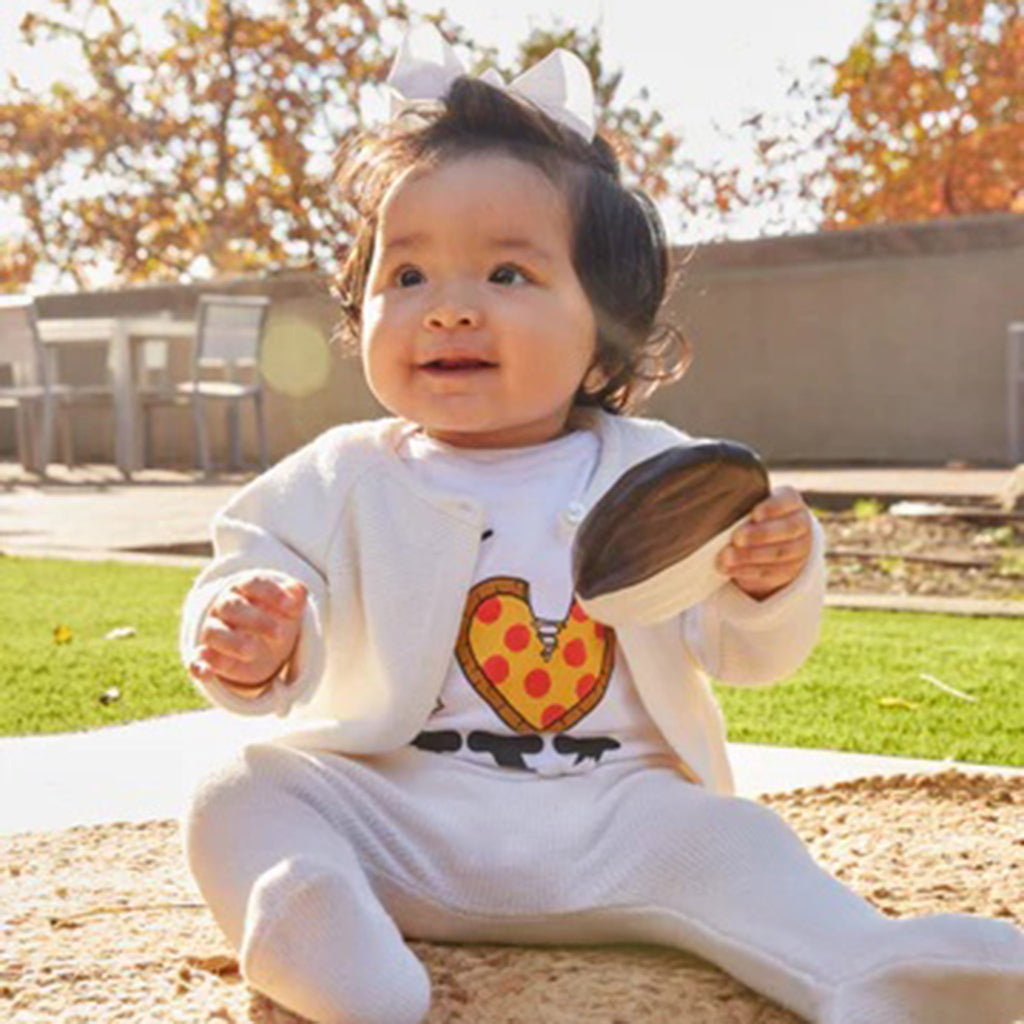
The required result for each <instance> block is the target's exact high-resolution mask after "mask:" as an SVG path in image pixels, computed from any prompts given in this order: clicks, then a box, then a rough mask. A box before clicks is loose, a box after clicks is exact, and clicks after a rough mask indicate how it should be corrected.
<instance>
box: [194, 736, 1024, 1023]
mask: <svg viewBox="0 0 1024 1024" xmlns="http://www.w3.org/2000/svg"><path fill="white" fill-rule="evenodd" d="M183 825H184V828H183V841H184V848H185V855H186V858H187V862H188V865H189V869H190V870H191V872H192V874H193V876H194V878H195V880H196V882H197V884H198V886H199V888H200V890H201V892H202V894H203V897H204V899H205V900H206V902H207V903H208V904H209V906H210V909H211V911H212V913H213V916H214V918H215V919H216V921H217V923H218V925H219V926H220V928H221V929H222V930H223V932H224V934H225V936H226V937H227V939H228V940H229V942H230V943H231V944H232V945H233V946H234V947H235V949H236V950H238V953H239V961H240V965H241V971H242V975H243V977H244V978H245V979H246V980H247V981H248V982H249V983H250V984H251V985H252V986H253V987H254V988H256V989H258V990H259V991H261V992H264V993H265V994H266V995H268V996H269V997H270V998H272V999H274V1000H275V1001H277V1002H278V1003H280V1004H281V1005H283V1006H285V1007H287V1008H288V1009H291V1010H293V1011H295V1012H296V1013H299V1014H301V1015H303V1016H305V1017H308V1018H310V1019H311V1020H313V1021H316V1022H317V1024H416V1022H418V1021H421V1020H422V1019H423V1017H424V1016H425V1015H426V1013H427V1011H428V1008H429V1003H430V984H429V979H428V976H427V973H426V971H425V969H424V967H423V965H422V964H421V963H420V962H419V960H418V959H417V958H416V957H415V956H414V955H413V953H412V952H411V950H410V949H409V947H408V946H407V945H406V943H405V941H404V940H405V939H406V938H414V939H435V940H444V941H482V942H526V943H550V944H574V943H575V944H580V943H583V944H594V943H600V942H652V943H658V944H662V945H666V946H672V947H676V948H679V949H683V950H687V951H689V952H692V953H696V954H697V955H699V956H701V957H703V958H705V959H706V960H709V961H711V962H713V963H715V964H717V965H719V966H720V967H721V968H723V969H724V970H725V971H727V972H728V973H729V974H731V975H733V976H734V977H736V978H737V979H739V980H740V981H742V982H744V983H745V984H746V985H748V986H750V987H751V988H753V989H755V990H757V991H758V992H761V993H763V994H764V995H766V996H768V997H769V998H770V999H772V1000H775V1001H776V1002H778V1003H779V1004H781V1005H783V1006H785V1007H788V1008H789V1009H791V1010H793V1011H794V1012H796V1013H797V1014H799V1015H800V1016H802V1017H804V1018H806V1019H807V1020H808V1021H813V1022H816V1024H966V1022H970V1024H1012V1022H1014V1021H1015V1020H1016V1019H1017V1018H1018V1017H1020V1018H1021V1019H1022V1020H1024V932H1021V931H1019V930H1018V929H1016V928H1014V927H1013V926H1012V925H1010V924H1008V923H1006V922H1000V921H995V920H989V919H985V918H977V917H971V916H967V915H953V914H949V915H945V914H944V915H936V916H933V917H927V918H919V919H912V920H891V919H889V918H886V917H885V916H884V915H882V914H881V913H879V912H878V911H876V910H875V909H874V908H873V907H872V906H871V905H870V904H869V903H867V902H866V901H865V900H862V899H861V898H860V897H858V896H857V895H855V894H854V893H853V892H851V891H850V890H849V889H847V888H846V887H845V886H843V885H842V884H841V883H840V882H838V881H836V880H835V879H834V878H832V877H831V876H830V875H828V874H827V873H826V872H825V871H823V870H822V869H821V868H819V867H818V866H817V864H816V863H815V861H814V860H813V858H812V857H811V856H810V854H809V853H808V851H807V850H806V848H805V847H804V845H803V844H802V842H801V841H800V840H799V838H798V837H797V836H796V835H795V833H794V832H792V831H791V830H790V828H789V826H788V825H787V824H785V822H784V821H783V820H782V819H781V818H780V817H779V816H778V815H776V814H775V813H774V812H773V811H770V810H768V809H767V808H765V807H762V806H761V805H759V804H756V803H754V802H752V801H749V800H745V799H741V798H737V797H723V796H717V795H714V794H711V793H708V792H707V791H706V790H704V789H702V788H701V787H699V786H694V785H692V784H690V783H688V782H686V781H685V780H684V779H683V778H682V776H681V775H679V773H678V772H676V771H675V770H674V769H673V768H671V767H668V766H666V767H652V766H650V765H645V764H641V763H638V762H630V761H625V762H618V763H615V762H612V763H608V764H603V765H599V766H597V767H596V768H594V769H593V770H592V771H590V772H587V773H585V774H580V775H568V776H561V777H556V778H544V777H539V776H537V775H535V774H533V773H527V772H515V771H503V770H500V769H497V768H495V769H492V768H487V767H481V766H477V765H473V764H468V763H466V762H464V761H459V760H457V759H455V758H451V757H447V756H444V755H440V754H436V753H430V752H427V751H422V750H419V749H417V748H415V747H407V748H404V749H402V750H399V751H395V752H393V753H389V754H384V755H373V756H364V757H351V756H342V755H339V754H333V753H328V752H310V751H299V750H295V749H290V748H288V747H285V746H280V745H273V744H252V745H250V746H248V747H246V748H245V749H244V750H243V751H241V752H240V754H238V755H237V757H236V758H235V759H234V760H233V761H231V762H230V763H228V764H227V765H225V766H224V767H223V768H222V769H220V770H218V771H217V772H215V773H214V774H213V775H211V776H209V777H208V778H207V779H205V780H204V782H203V784H202V785H201V786H200V788H199V790H198V791H197V793H196V794H195V797H194V800H193V802H192V804H191V806H190V808H189V810H188V812H187V813H186V815H185V819H184V822H183Z"/></svg>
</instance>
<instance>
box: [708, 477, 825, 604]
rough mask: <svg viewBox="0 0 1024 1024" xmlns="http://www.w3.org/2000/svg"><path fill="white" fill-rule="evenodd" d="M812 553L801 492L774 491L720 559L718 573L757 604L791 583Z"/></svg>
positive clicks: (776, 489)
mask: <svg viewBox="0 0 1024 1024" xmlns="http://www.w3.org/2000/svg"><path fill="white" fill-rule="evenodd" d="M810 553H811V513H810V509H808V507H807V505H806V504H804V499H803V498H802V497H801V495H800V492H799V491H797V490H795V489H794V488H792V487H775V488H773V489H772V492H771V494H770V495H769V496H768V497H767V498H765V499H764V501H762V502H761V503H760V504H758V505H755V506H754V510H753V512H752V513H751V515H750V519H749V520H748V522H746V523H744V524H743V526H741V527H740V528H739V529H738V530H736V532H735V533H734V534H733V535H732V537H731V538H730V539H729V543H728V544H727V545H726V546H725V547H724V548H723V549H722V551H721V552H720V554H719V556H718V563H717V564H718V569H719V571H720V572H723V573H725V574H726V575H727V576H729V577H730V579H732V581H733V583H735V584H736V586H738V587H739V588H740V589H741V590H742V591H744V592H745V593H747V594H749V595H750V596H751V597H753V598H756V599H757V600H759V601H760V600H763V599H764V598H766V597H770V596H771V595H772V594H774V593H775V592H776V591H778V590H781V589H782V588H783V587H785V586H787V585H788V584H790V583H792V582H793V580H795V579H796V578H797V576H799V575H800V571H801V570H802V569H803V567H804V566H805V565H806V564H807V557H808V555H809V554H810Z"/></svg>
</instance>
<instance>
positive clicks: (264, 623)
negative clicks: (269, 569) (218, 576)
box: [189, 573, 306, 688]
mask: <svg viewBox="0 0 1024 1024" xmlns="http://www.w3.org/2000/svg"><path fill="white" fill-rule="evenodd" d="M305 603H306V588H305V586H304V585H303V584H302V583H300V582H299V581H298V580H296V579H292V580H291V581H290V582H288V583H286V584H282V583H281V582H280V580H279V579H274V578H271V577H269V576H266V575H263V574H261V573H253V574H252V575H251V576H249V577H248V578H247V579H244V580H242V581H241V582H240V583H236V584H234V586H232V587H229V588H228V589H227V590H226V591H225V592H224V593H223V594H221V595H220V596H219V597H218V598H217V600H216V601H214V602H213V604H212V605H211V606H210V609H209V611H207V613H206V618H205V620H204V621H203V627H202V629H201V630H200V633H199V647H198V649H197V651H196V655H195V658H194V659H193V661H192V663H191V664H190V665H189V672H190V673H191V674H192V675H193V676H194V677H195V678H196V679H199V680H200V681H202V682H213V681H215V680H218V679H219V680H220V681H221V682H225V683H229V684H232V685H234V686H238V687H240V688H245V687H252V688H256V687H260V686H262V685H263V684H264V683H266V682H269V681H270V680H271V679H273V678H274V677H275V676H276V675H277V674H278V672H280V671H281V667H282V666H283V665H284V663H285V662H286V661H287V660H288V659H289V658H290V657H291V655H292V651H293V650H294V649H295V644H296V641H297V640H298V638H299V629H300V627H301V625H302V610H303V607H304V606H305Z"/></svg>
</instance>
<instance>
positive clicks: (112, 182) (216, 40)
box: [0, 0, 1024, 291]
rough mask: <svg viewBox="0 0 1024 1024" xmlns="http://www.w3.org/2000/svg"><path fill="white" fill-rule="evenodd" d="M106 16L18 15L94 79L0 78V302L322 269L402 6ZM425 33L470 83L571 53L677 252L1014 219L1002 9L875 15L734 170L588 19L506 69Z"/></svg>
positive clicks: (1007, 21)
mask: <svg viewBox="0 0 1024 1024" xmlns="http://www.w3.org/2000/svg"><path fill="white" fill-rule="evenodd" d="M120 2H121V0H45V2H42V3H40V4H38V5H37V6H36V10H35V11H34V12H33V13H31V14H29V15H28V16H27V17H26V18H25V19H24V21H23V23H22V34H23V38H24V40H25V41H26V42H29V43H32V42H33V41H39V42H42V41H45V40H46V39H48V38H63V39H65V40H70V41H71V42H72V43H73V44H74V45H75V46H76V47H77V48H78V49H79V51H80V52H81V54H82V56H83V58H84V61H85V65H86V66H87V68H88V69H89V84H88V85H87V86H86V87H72V86H69V85H67V84H64V83H61V82H59V81H58V82H57V83H56V84H54V85H53V86H51V87H50V88H49V89H48V90H46V91H45V93H42V94H36V93H33V92H32V91H31V90H29V89H26V88H24V87H22V86H21V85H20V84H19V83H18V82H17V81H16V80H14V79H10V80H9V81H8V82H7V83H6V85H5V84H3V83H0V201H3V200H6V201H7V203H8V206H9V208H12V209H13V210H14V212H15V216H16V218H17V219H18V221H19V222H20V228H19V230H18V231H17V232H12V233H10V234H9V235H8V236H7V237H2V238H0V291H17V290H21V289H24V288H25V287H26V286H27V285H29V284H30V283H31V282H32V281H33V280H34V279H35V278H36V276H37V274H38V272H39V271H40V270H41V268H43V267H49V268H55V269H56V270H58V271H59V272H61V273H62V275H63V276H64V277H65V278H66V279H70V281H71V282H73V283H74V285H75V286H77V287H79V288H88V287H90V286H93V287H94V286H95V285H96V282H97V278H96V275H95V271H96V269H97V268H99V267H106V268H109V270H108V273H109V274H110V275H111V276H112V277H113V283H116V284H128V283H132V282H142V281H147V282H159V281H178V280H182V279H186V280H187V279H202V278H207V277H212V276H221V275H233V274H243V273H272V272H275V271H279V270H283V269H300V268H301V269H315V270H318V271H325V272H328V273H329V272H330V271H331V270H333V268H334V267H335V266H336V264H337V260H338V258H339V256H340V255H341V253H342V252H343V249H344V245H345V242H346V240H347V238H348V237H349V235H350V228H351V226H352V225H351V216H352V213H351V211H350V210H348V209H347V208H346V207H345V205H344V204H343V203H342V202H341V201H340V199H339V198H338V197H337V196H335V195H333V194H332V192H331V190H330V186H329V171H330V164H331V156H332V154H333V153H334V152H335V151H336V150H337V148H338V147H339V146H340V145H342V144H344V142H345V141H346V139H347V138H348V137H349V135H350V133H351V132H352V130H353V129H354V127H355V125H356V124H357V122H358V119H359V116H360V109H361V99H363V98H364V97H365V93H364V92H363V90H364V89H365V88H366V86H367V84H369V83H376V82H379V81H381V80H382V79H383V77H384V76H385V75H386V73H387V69H388V67H389V66H390V62H391V59H392V57H393V55H394V38H393V36H394V31H393V30H394V24H395V23H397V22H399V21H400V20H402V19H404V18H405V17H407V15H408V11H407V9H406V8H405V6H404V5H403V3H402V0H386V2H385V0H381V2H374V0H275V2H274V3H272V4H262V5H260V6H258V7H257V6H256V5H251V4H248V3H246V2H245V0H207V2H206V3H205V4H193V5H175V4H170V3H168V4H167V5H166V7H167V11H166V13H165V14H164V16H163V19H162V24H163V31H164V37H163V38H162V39H160V40H156V41H155V40H153V39H151V38H147V39H143V37H142V36H141V35H140V34H139V32H138V31H137V30H136V28H135V27H134V26H133V25H131V24H130V23H128V22H127V21H126V20H125V19H124V18H123V17H122V16H121V14H120V6H119V5H120ZM438 21H439V24H440V25H441V27H442V29H443V30H444V32H445V34H446V35H448V37H449V38H450V39H451V40H452V41H453V42H454V43H455V44H456V45H457V46H458V45H460V44H466V45H467V46H468V47H469V50H468V53H469V55H470V58H471V63H474V67H473V70H474V71H479V70H481V68H482V66H483V65H484V64H485V63H493V64H494V65H495V66H497V67H498V68H499V69H500V70H501V71H503V72H504V73H505V74H506V75H510V74H515V73H518V72H519V71H521V70H522V69H523V68H524V67H528V66H530V65H531V64H533V63H535V62H536V61H537V60H539V59H540V58H541V57H543V56H544V55H545V54H546V53H547V52H549V51H550V50H551V49H552V48H554V47H556V46H565V47H567V48H569V49H572V50H574V51H576V52H577V53H579V54H580V56H581V57H582V58H583V59H584V61H585V62H586V63H587V64H588V66H589V67H590V69H591V73H592V75H593V77H594V82H595V89H596V92H597V96H598V104H599V109H600V111H601V127H602V130H603V132H604V133H605V134H606V135H607V136H608V137H610V138H611V139H612V140H613V141H614V142H615V143H616V144H617V148H618V149H619V150H620V152H621V155H622V158H623V162H624V165H625V168H626V174H627V178H628V179H629V180H630V182H631V183H633V184H638V185H640V186H642V187H643V188H644V189H646V190H647V191H648V192H649V193H650V194H651V195H652V196H654V197H655V198H656V199H659V200H661V199H673V200H675V201H676V203H677V204H678V208H679V209H680V211H681V212H682V215H683V217H684V221H683V222H682V223H680V224H670V225H669V227H670V231H671V232H672V234H673V235H677V236H679V237H681V238H682V239H683V240H686V239H687V237H688V235H687V228H688V225H687V223H686V220H687V219H689V218H690V217H694V216H697V215H698V214H704V213H706V212H707V211H708V210H713V211H714V216H716V217H718V218H719V219H720V223H721V225H722V232H721V234H720V235H719V237H721V236H722V235H724V234H725V233H726V232H727V230H728V226H729V225H730V223H731V218H733V217H734V216H735V215H736V214H737V212H738V211H741V210H742V209H743V208H744V207H756V208H764V209H767V208H770V207H772V206H773V204H774V206H775V207H777V208H778V209H779V210H780V211H781V212H780V214H779V215H778V216H776V217H775V218H774V219H773V220H772V221H771V223H770V226H771V230H792V229H793V225H794V222H795V220H794V218H795V215H794V213H793V210H794V206H793V202H794V201H798V202H800V203H803V204H804V207H803V208H804V209H809V210H810V211H811V216H812V219H813V221H814V223H815V224H816V225H817V226H819V227H822V228H826V229H830V228H833V229H834V228H847V227H856V226H859V225H863V224H872V223H884V222H893V221H908V220H922V219H931V218H937V217H953V216H962V215H971V214H978V213H987V212H995V211H1017V212H1024V110H1022V104H1024V16H1022V14H1021V11H1020V0H877V2H876V4H875V7H874V9H873V12H872V16H871V19H870V23H869V25H868V26H867V27H866V29H865V31H864V33H863V34H862V35H861V37H860V38H858V39H857V40H855V41H854V42H853V44H852V45H851V47H850V49H849V50H848V52H847V54H846V55H845V56H844V57H843V58H842V59H841V60H839V61H837V62H835V63H834V64H828V62H820V66H822V67H825V68H826V70H827V74H826V76H825V78H824V79H822V80H821V81H820V82H818V83H817V84H815V85H812V86H807V85H801V83H800V82H799V81H797V82H795V83H794V85H793V87H792V88H791V93H793V94H795V95H796V96H797V98H798V100H799V101H800V102H801V103H802V104H803V116H802V118H801V119H799V121H794V122H792V123H790V124H788V125H786V124H782V125H780V124H778V123H777V122H776V120H774V119H773V118H772V117H770V116H766V114H763V113H758V114H755V115H754V116H752V117H749V118H747V120H746V121H745V122H744V130H747V131H748V134H749V136H750V138H749V140H748V141H749V143H750V153H751V161H750V162H749V163H748V165H747V168H746V169H743V168H741V167H740V166H739V165H738V163H737V165H735V166H733V165H729V164H723V163H722V162H716V163H715V164H714V165H713V166H702V165H700V164H699V163H698V162H696V161H695V160H694V159H693V156H692V154H691V153H690V152H689V151H688V149H687V145H686V139H685V138H684V137H683V136H682V135H681V134H680V133H679V131H677V130H673V129H672V128H671V127H670V126H671V123H672V121H673V112H672V111H671V110H665V111H658V110H655V109H653V108H652V107H651V106H650V104H649V102H648V98H647V94H646V92H641V94H640V96H639V97H638V98H635V99H629V100H626V101H623V99H622V98H621V96H620V92H619V89H620V85H621V81H622V77H623V74H622V72H621V71H616V70H611V69H608V68H606V67H604V66H603V64H602V60H601V41H600V31H599V28H598V27H596V26H594V27H592V28H590V29H579V28H574V27H568V28H566V27H558V28H554V29H542V28H537V29H534V31H533V32H532V34H531V35H530V37H529V38H528V39H527V40H526V41H525V42H524V43H523V44H522V46H521V47H520V49H519V53H518V54H516V55H515V57H514V58H513V59H512V60H511V61H510V62H508V64H507V65H506V64H503V63H502V62H501V61H499V60H497V52H496V50H495V49H494V48H493V47H486V46H481V45H479V44H478V43H477V42H476V41H472V40H470V39H468V37H467V36H466V34H465V32H464V31H463V30H462V29H460V28H459V27H458V26H457V25H455V24H454V23H453V22H451V20H450V19H448V18H447V16H439V17H438ZM388 23H390V24H391V25H392V32H391V35H388V33H387V32H384V35H385V36H386V37H387V38H385V39H384V40H382V38H381V36H382V32H383V31H384V28H385V25H386V24H388ZM639 77H641V78H642V69H640V72H639ZM809 153H811V154H816V155H817V157H818V159H817V163H816V166H814V167H811V168H808V167H807V166H806V157H807V155H808V154H809ZM751 166H753V167H756V171H755V172H753V173H751V172H750V170H749V167H751Z"/></svg>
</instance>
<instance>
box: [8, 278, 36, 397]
mask: <svg viewBox="0 0 1024 1024" xmlns="http://www.w3.org/2000/svg"><path fill="white" fill-rule="evenodd" d="M0 363H9V364H11V365H12V366H13V368H14V382H15V383H16V384H35V383H44V382H45V377H44V372H43V347H42V343H41V342H40V340H39V331H38V329H37V327H36V303H35V299H33V298H32V297H31V296H28V295H3V296H0Z"/></svg>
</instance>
